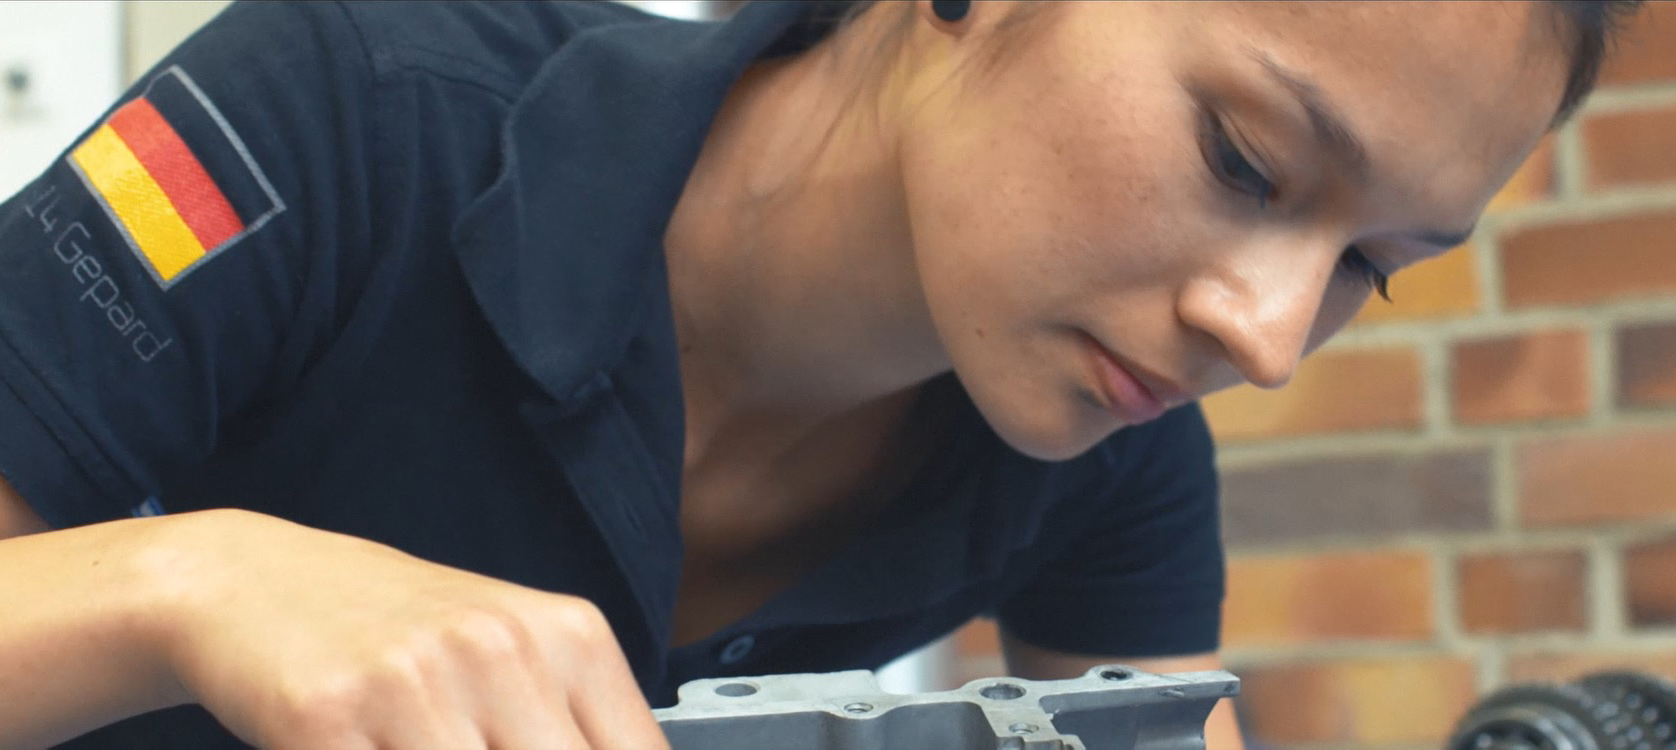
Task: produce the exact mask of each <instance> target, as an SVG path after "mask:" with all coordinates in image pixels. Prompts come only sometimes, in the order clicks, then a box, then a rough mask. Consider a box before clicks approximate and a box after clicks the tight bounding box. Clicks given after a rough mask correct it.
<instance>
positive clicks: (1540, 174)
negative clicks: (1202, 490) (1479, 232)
mask: <svg viewBox="0 0 1676 750" xmlns="http://www.w3.org/2000/svg"><path fill="white" fill-rule="evenodd" d="M1552 197H1554V135H1553V134H1552V133H1549V134H1548V135H1546V136H1543V138H1542V140H1541V141H1538V142H1537V144H1536V148H1535V149H1534V150H1532V151H1531V155H1530V156H1528V157H1526V158H1525V163H1524V164H1521V165H1519V170H1518V171H1516V172H1514V173H1513V176H1512V177H1511V178H1509V179H1508V181H1507V184H1506V185H1503V186H1502V188H1501V190H1499V191H1497V192H1496V194H1495V196H1494V197H1492V198H1491V199H1490V205H1489V206H1488V207H1486V208H1485V211H1486V212H1488V213H1496V212H1500V211H1506V210H1508V209H1512V208H1518V207H1520V206H1528V205H1530V204H1532V203H1540V202H1542V201H1546V200H1548V199H1550V198H1552Z"/></svg>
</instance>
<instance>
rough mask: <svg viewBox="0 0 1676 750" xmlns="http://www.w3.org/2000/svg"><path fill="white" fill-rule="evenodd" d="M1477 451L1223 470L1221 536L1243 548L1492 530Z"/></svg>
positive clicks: (1487, 487) (1484, 464) (1482, 459)
mask: <svg viewBox="0 0 1676 750" xmlns="http://www.w3.org/2000/svg"><path fill="white" fill-rule="evenodd" d="M1493 523H1494V511H1493V510H1492V500H1491V468H1490V454H1489V453H1488V452H1487V451H1483V450H1467V451H1438V452H1432V453H1423V454H1413V455H1402V454H1395V453H1379V454H1373V455H1366V456H1350V457H1332V458H1315V459H1308V460H1302V461H1288V462H1285V463H1276V464H1267V465H1261V466H1253V467H1248V468H1239V469H1230V470H1227V471H1225V472H1224V474H1223V482H1222V524H1223V525H1222V534H1223V538H1224V539H1225V540H1227V542H1228V544H1229V545H1230V546H1231V547H1233V548H1235V549H1238V548H1240V547H1243V546H1251V545H1261V544H1275V543H1284V542H1296V541H1306V540H1312V539H1319V538H1322V537H1345V536H1350V537H1355V536H1363V537H1382V536H1388V535H1391V534H1401V533H1409V532H1428V531H1429V532H1441V531H1481V530H1486V529H1489V528H1491V525H1492V524H1493Z"/></svg>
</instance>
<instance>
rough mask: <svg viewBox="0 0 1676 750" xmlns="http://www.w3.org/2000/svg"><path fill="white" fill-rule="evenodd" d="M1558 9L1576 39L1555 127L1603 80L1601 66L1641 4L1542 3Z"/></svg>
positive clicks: (1597, 0)
mask: <svg viewBox="0 0 1676 750" xmlns="http://www.w3.org/2000/svg"><path fill="white" fill-rule="evenodd" d="M1543 1H1544V2H1548V3H1551V4H1553V5H1555V6H1558V10H1559V14H1560V16H1561V17H1562V18H1564V19H1565V20H1567V21H1569V22H1570V25H1571V28H1572V33H1573V34H1574V36H1573V44H1572V51H1571V69H1570V71H1569V72H1568V73H1567V74H1566V81H1565V93H1564V94H1563V95H1561V96H1560V107H1559V111H1558V112H1557V113H1556V114H1555V115H1554V122H1555V123H1556V124H1558V123H1562V122H1565V121H1566V119H1568V118H1570V117H1571V115H1573V114H1574V113H1576V111H1577V108H1578V107H1579V106H1581V105H1582V103H1583V99H1584V98H1585V97H1587V96H1588V95H1589V92H1590V91H1592V90H1594V87H1595V81H1596V80H1598V79H1599V78H1600V65H1601V63H1602V62H1603V61H1605V59H1606V55H1607V52H1608V51H1610V50H1611V48H1612V43H1613V41H1614V40H1615V38H1616V36H1617V32H1618V30H1619V29H1621V28H1622V27H1623V22H1624V20H1625V19H1627V18H1629V16H1630V15H1632V14H1634V13H1635V11H1636V10H1638V9H1640V7H1641V3H1642V0H1543Z"/></svg>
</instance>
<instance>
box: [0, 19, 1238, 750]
mask: <svg viewBox="0 0 1676 750" xmlns="http://www.w3.org/2000/svg"><path fill="white" fill-rule="evenodd" d="M831 10H832V8H831V6H830V5H822V4H814V3H754V4H750V5H747V6H746V7H745V8H744V9H743V10H742V11H741V12H740V13H739V14H738V15H737V16H736V17H735V18H733V19H732V20H730V21H728V22H727V23H712V24H699V23H691V22H682V21H671V20H664V19H657V18H652V17H648V16H645V15H643V14H641V13H639V12H637V11H634V10H631V9H628V8H625V7H622V6H618V5H614V4H578V3H551V4H523V3H498V2H497V3H421V4H413V5H408V4H402V3H372V4H366V5H356V4H339V3H250V4H237V5H234V6H233V7H232V8H230V9H229V10H228V11H227V12H226V13H224V14H223V15H222V16H220V17H219V18H218V19H216V20H215V21H214V22H212V23H211V24H210V25H209V26H208V27H207V28H205V29H204V30H203V31H201V32H200V33H198V34H197V35H195V36H194V37H193V38H191V39H190V40H189V41H187V42H186V43H185V44H184V45H183V46H182V47H181V48H180V49H178V50H177V51H176V52H175V53H174V54H172V55H171V56H170V57H169V58H168V59H167V60H165V61H164V62H163V63H162V64H161V65H160V66H159V67H158V68H157V69H155V70H154V71H152V72H151V73H149V74H148V75H147V76H146V77H145V78H143V79H141V81H140V82H139V83H138V84H137V85H136V87H135V88H134V89H133V90H132V91H130V92H129V93H128V94H127V95H125V96H124V97H123V98H122V100H121V101H119V102H118V105H117V107H115V108H113V110H112V114H111V115H110V117H109V119H108V122H102V123H101V124H100V125H98V126H95V128H94V129H90V130H89V132H88V134H86V135H85V136H84V137H83V138H82V139H78V141H77V142H76V144H75V145H73V146H72V148H71V149H70V150H69V151H68V152H66V155H65V157H64V158H63V159H61V160H59V161H58V162H56V163H55V165H54V166H53V167H51V168H50V169H49V170H48V171H47V172H46V173H45V174H44V175H42V176H41V177H40V178H39V179H37V180H36V181H34V182H33V183H31V184H30V185H29V186H28V187H26V188H25V189H24V190H23V191H22V192H21V193H20V194H19V195H17V196H15V197H13V198H12V199H11V200H9V201H7V202H6V203H4V204H3V205H0V474H3V475H4V476H5V477H6V478H7V479H8V480H10V482H11V483H12V484H13V485H14V486H15V487H16V488H17V489H18V491H19V492H20V493H21V494H22V495H23V497H24V498H25V499H26V500H27V501H28V502H29V503H30V504H31V505H32V506H33V507H34V508H35V510H36V511H37V512H39V513H40V514H41V516H43V517H44V518H46V519H47V520H48V521H49V522H50V523H51V524H52V525H53V526H55V527H66V526H74V525H78V524H87V523H94V522H98V521H104V520H110V519H116V518H121V517H127V516H130V515H136V514H139V515H144V514H150V513H158V512H165V513H173V512H182V511H189V510H194V509H202V508H211V507H226V506H238V507H244V508H249V509H252V510H256V511H260V512H265V513H271V514H274V515H277V516H281V517H285V518H289V519H292V520H295V521H298V522H301V523H304V524H308V525H311V526H316V527H320V528H325V529H332V530H336V531H341V532H346V533H350V534H354V535H358V536H361V537H365V538H368V539H372V540H376V541H379V542H383V543H387V544H390V545H393V546H396V547H399V548H401V549H403V550H406V551H408V552H411V553H413V554H416V555H418V556H421V557H424V558H426V559H430V560H434V561H437V562H440V563H445V564H448V565H454V566H458V567H461V568H467V569H470V570H474V571H479V572H482V573H485V574H488V575H492V576H496V577H499V578H503V579H507V580H511V581H515V582H518V583H521V584H525V585H529V586H533V587H537V588H541V589H547V590H553V591H563V592H569V593H573V594H578V595H581V596H585V597H587V598H589V599H591V600H592V601H594V602H595V603H597V604H598V605H599V606H600V608H601V609H602V610H603V611H604V612H605V613H606V615H607V616H608V617H609V618H610V620H611V623H612V625H613V627H614V628H615V632H616V634H617V636H618V639H619V641H620V642H621V644H622V647H623V650H624V652H625V653H626V655H627V656H628V658H629V661H630V663H631V665H632V666H633V668H634V670H635V673H636V676H637V677H638V678H639V680H640V682H641V685H642V687H643V689H644V690H645V691H646V693H647V695H648V696H649V697H650V698H651V700H652V701H653V702H654V704H655V705H656V704H666V703H668V702H669V701H671V700H672V699H673V691H674V688H675V687H676V686H678V685H679V684H680V683H682V682H685V681H687V680H690V679H694V678H698V677H706V676H724V675H742V674H765V673H779V672H817V671H833V670H840V669H855V668H874V667H878V666H880V665H882V664H884V663H885V662H887V661H889V660H891V659H893V658H894V657H897V656H899V655H901V654H903V653H906V652H908V651H910V650H912V649H914V648H916V647H918V646H920V645H923V644H925V643H927V642H929V641H931V640H933V639H935V638H937V637H939V636H942V635H944V634H946V633H948V632H949V631H950V630H952V629H954V628H956V627H958V626H959V625H961V624H962V623H964V622H965V621H967V620H968V619H970V618H971V617H973V616H974V615H978V614H983V613H991V614H994V615H995V616H996V617H998V618H999V620H1000V621H1001V622H1002V624H1003V626H1004V627H1005V628H1006V629H1007V630H1008V631H1009V632H1012V633H1014V634H1015V635H1017V636H1018V637H1020V638H1022V639H1023V640H1026V641H1028V642H1032V643H1035V644H1038V645H1041V646H1044V647H1049V648H1055V649H1061V650H1065V651H1071V652H1083V653H1091V654H1110V655H1122V656H1149V655H1167V654H1185V653H1196V652H1205V651H1210V650H1213V649H1214V648H1215V646H1216V637H1217V630H1218V625H1219V608H1220V602H1221V595H1222V553H1221V547H1220V542H1219V538H1218V525H1217V517H1216V478H1215V472H1214V470H1213V458H1212V448H1211V441H1210V438H1209V435H1208V433H1207V431H1206V429H1205V425H1204V421H1203V418H1202V417H1201V415H1200V413H1199V411H1198V409H1197V408H1196V407H1193V406H1188V407H1184V408H1181V409H1177V410H1175V411H1172V412H1171V413H1169V414H1167V415H1166V416H1164V417H1163V418H1162V419H1159V420H1157V421H1155V422H1153V423H1150V424H1147V425H1144V426H1140V427H1135V428H1130V429H1125V430H1122V431H1119V432H1118V433H1116V434H1115V435H1113V436H1112V437H1111V438H1110V439H1108V440H1106V441H1105V442H1103V443H1102V444H1100V445H1099V446H1097V447H1096V448H1095V449H1093V450H1091V451H1090V452H1088V453H1087V454H1085V455H1083V456H1081V457H1078V458H1076V459H1074V460H1070V461H1064V462H1058V463H1045V462H1040V461H1035V460H1032V459H1029V458H1027V457H1025V456H1023V455H1021V454H1019V453H1017V452H1015V451H1013V450H1011V449H1009V448H1008V447H1007V446H1006V445H1004V444H1003V443H1002V442H1001V441H1000V439H999V438H998V437H997V436H996V435H995V434H994V433H993V432H992V431H991V430H990V429H989V428H988V426H987V425H986V424H985V423H984V422H983V420H982V419H981V417H980V416H979V415H978V413H977V411H976V409H975V408H974V407H973V406H972V405H971V403H970V401H969V400H966V398H965V395H964V393H963V392H961V391H960V388H959V385H958V382H957V381H956V380H955V379H954V378H953V377H952V376H945V377H943V378H940V379H938V380H936V381H934V382H933V383H931V384H930V386H929V387H930V388H932V389H941V390H942V391H943V392H946V393H948V394H950V395H951V398H952V400H953V402H954V403H955V409H954V412H955V414H954V416H953V423H952V424H953V426H952V428H951V429H950V430H949V435H950V437H949V439H948V440H946V441H945V442H944V443H943V444H942V445H940V446H938V447H937V449H936V451H935V452H934V453H933V455H932V456H931V458H930V459H928V461H927V462H926V464H925V465H924V466H923V467H922V468H921V469H920V470H919V472H918V474H917V475H916V476H915V478H914V479H913V480H912V482H911V484H910V486H909V487H908V489H907V490H906V491H904V492H903V493H902V495H901V497H900V498H898V499H897V500H896V501H895V502H894V503H893V504H892V505H890V507H889V509H888V510H887V512H886V513H885V514H884V515H883V516H882V517H881V519H880V520H878V521H877V522H875V523H874V524H873V526H872V527H870V528H869V529H868V530H867V531H866V532H865V533H864V534H863V535H862V536H861V538H860V539H859V540H858V541H856V542H855V543H854V544H852V545H851V546H850V547H848V548H846V549H845V550H843V551H841V552H840V553H839V554H838V555H837V556H836V557H835V558H834V559H832V560H830V561H829V562H828V563H826V564H824V565H823V566H822V567H819V568H817V569H816V570H815V571H814V572H813V573H811V574H810V575H808V576H806V577H805V578H804V579H803V580H802V581H800V582H799V583H798V584H797V585H796V587H794V588H793V589H791V590H789V591H787V592H785V593H784V594H782V595H780V596H778V597H777V598H775V599H773V600H772V601H770V602H769V603H768V604H767V605H765V606H764V607H763V608H761V609H760V610H758V611H757V612H755V613H754V614H752V615H750V616H749V617H747V618H746V619H744V620H743V621H740V622H738V623H735V624H733V625H730V626H728V627H726V628H724V629H723V630H722V631H720V632H718V633H716V634H715V635H714V636H713V637H710V638H708V639H706V640H704V641H703V642H700V643H696V644H693V645H690V646H687V647H683V648H680V649H675V650H673V651H671V650H670V649H669V648H668V647H667V643H668V642H669V635H670V615H671V611H672V608H673V604H674V598H675V591H676V584H677V581H678V579H679V566H680V563H681V540H680V537H679V524H678V514H679V488H680V486H681V481H680V471H681V459H682V445H681V443H682V438H683V428H682V419H683V409H682V402H681V393H680V383H679V373H678V371H677V363H676V354H675V340H674V329H673V325H672V321H671V314H670V302H669V298H668V285H667V279H666V277H665V268H664V264H663V253H662V247H661V239H662V235H663V232H664V229H665V226H666V223H667V220H668V218H669V215H670V213H671V211H672V209H673V207H674V204H675V201H676V199H677V197H678V196H679V194H680V191H681V189H682V187H683V185H684V183H685V180H686V176H687V173H688V170H689V169H690V167H691V165H692V163H693V161H694V160H695V159H696V156H697V153H698V149H699V147H700V145H701V143H702V141H703V138H704V135H705V132H706V130H707V128H708V126H709V122H710V120H711V118H712V117H713V115H714V114H715V112H716V110H717V109H718V107H719V105H720V103H721V100H722V98H723V96H724V94H725V93H726V91H727V90H728V88H729V87H730V85H731V84H732V83H733V81H734V80H735V79H736V77H737V76H738V75H739V74H740V72H741V71H742V70H743V69H744V68H745V67H746V66H747V65H749V64H750V63H751V62H752V61H754V60H757V59H760V58H762V57H765V56H770V55H779V54H789V53H795V52H797V51H798V50H800V49H803V48H806V47H807V46H808V45H809V44H811V43H813V42H814V41H816V40H818V39H819V38H820V36H821V35H822V34H824V33H826V32H827V31H829V30H830V26H831V20H832V18H833V17H834V16H833V14H832V13H831V12H830V11H831ZM113 137H114V138H116V139H117V140H115V141H113V140H112V138H113ZM118 143H120V144H121V145H113V144H118ZM124 146H126V147H127V151H124V150H123V147H124ZM188 162H190V163H188ZM136 164H137V165H138V167H136V166H135V165H136ZM124 170H126V171H124ZM136 170H137V171H136ZM147 180H150V181H149V182H148V181H147ZM159 196H162V199H160V198H159ZM171 211H172V212H173V213H172V214H171V213H170V212H171ZM148 212H149V213H148ZM183 227H184V229H183ZM170 232H173V234H170ZM182 232H188V233H190V234H191V235H192V236H193V237H195V238H196V240H197V244H194V243H193V242H192V241H190V240H187V239H181V238H182V237H185V236H186V235H183V234H182ZM171 237H173V238H175V239H176V240H179V242H177V243H176V244H174V245H171V244H169V242H170V239H169V238H171ZM160 238H161V239H160ZM178 245H185V246H187V248H186V249H185V250H182V249H181V248H180V247H179V246H178ZM182 253H185V255H182ZM220 745H229V746H235V745H236V743H234V742H233V741H232V739H231V738H230V736H228V735H226V734H225V732H223V731H222V730H220V729H219V728H218V727H217V726H216V725H215V724H214V722H213V720H211V719H210V718H209V717H208V715H207V714H206V713H204V712H203V711H202V710H201V709H197V708H195V707H187V708H180V709H173V710H170V711H164V712H158V713H155V714H151V715H147V716H144V717H138V718H136V719H132V720H129V721H125V722H121V723H119V724H117V725H114V726H113V727H110V728H107V729H104V730H101V731H98V732H95V733H93V734H91V735H88V736H87V737H84V738H82V739H81V740H79V741H77V742H75V743H72V745H71V746H73V747H89V748H90V747H214V746H220Z"/></svg>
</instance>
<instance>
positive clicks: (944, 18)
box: [914, 0, 987, 38]
mask: <svg viewBox="0 0 1676 750" xmlns="http://www.w3.org/2000/svg"><path fill="white" fill-rule="evenodd" d="M962 5H964V6H965V12H964V13H963V14H959V15H960V17H959V18H954V17H952V15H954V14H950V13H948V12H947V9H949V8H957V7H958V6H962ZM983 5H985V3H979V2H970V0H963V1H959V2H946V1H940V0H919V1H918V2H916V3H914V12H915V13H916V14H917V15H918V16H919V18H920V20H921V21H924V22H926V23H928V24H930V25H931V28H933V29H936V30H937V31H938V32H939V33H942V34H947V35H949V36H951V37H955V38H960V37H963V36H966V35H967V34H968V33H970V32H971V30H972V27H973V26H974V25H975V24H974V23H973V21H974V20H975V19H976V18H977V17H978V16H980V15H986V14H987V13H986V11H985V10H984V9H983V7H982V6H983ZM938 6H942V7H943V12H939V7H938Z"/></svg>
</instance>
